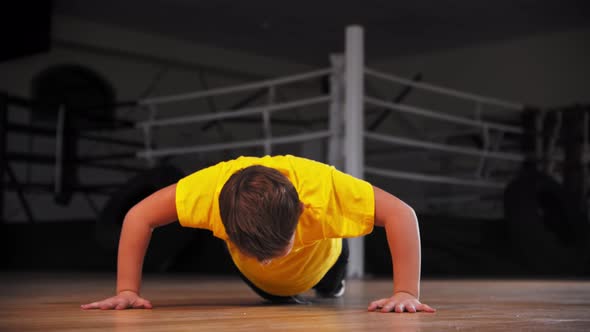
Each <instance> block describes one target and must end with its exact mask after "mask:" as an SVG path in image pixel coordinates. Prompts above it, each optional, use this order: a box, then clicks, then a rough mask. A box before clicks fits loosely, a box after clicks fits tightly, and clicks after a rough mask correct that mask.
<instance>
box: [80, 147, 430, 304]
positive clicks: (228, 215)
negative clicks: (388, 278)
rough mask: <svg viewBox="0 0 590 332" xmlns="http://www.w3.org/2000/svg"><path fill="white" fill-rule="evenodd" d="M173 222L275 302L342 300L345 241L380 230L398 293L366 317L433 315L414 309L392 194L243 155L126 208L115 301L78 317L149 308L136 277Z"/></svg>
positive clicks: (317, 170)
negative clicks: (205, 235)
mask: <svg viewBox="0 0 590 332" xmlns="http://www.w3.org/2000/svg"><path fill="white" fill-rule="evenodd" d="M174 220H179V222H180V223H181V225H183V226H185V227H198V228H205V229H209V230H211V231H212V232H213V235H214V236H216V237H218V238H220V239H222V240H224V241H225V242H226V244H227V247H228V250H229V253H230V255H231V257H232V260H233V261H234V263H235V265H236V266H237V268H238V270H239V271H240V275H241V276H242V278H243V279H244V281H245V282H246V283H247V284H248V285H249V286H250V287H251V288H252V289H253V290H254V291H255V292H256V293H257V294H259V295H260V296H262V297H263V298H265V299H267V300H270V301H272V302H276V303H285V302H288V303H289V302H290V303H293V302H295V303H297V302H300V298H299V297H298V296H297V294H300V293H303V292H305V291H308V290H309V289H311V288H314V289H315V291H316V293H317V294H318V296H323V297H337V296H341V295H342V293H343V292H344V274H345V267H346V262H347V259H348V257H347V255H348V250H347V249H348V248H347V245H346V241H343V238H347V237H356V236H362V235H366V234H368V233H370V232H371V231H372V229H373V225H377V226H382V227H385V230H386V232H387V241H388V243H389V247H390V251H391V256H392V258H393V261H394V262H395V264H394V292H393V295H392V296H391V297H388V298H383V299H380V300H377V301H374V302H372V303H371V304H370V305H369V307H368V310H369V311H381V312H391V311H395V312H404V311H407V312H417V311H425V312H434V309H432V308H431V307H429V306H428V305H426V304H422V303H420V301H419V300H418V298H419V291H420V235H419V231H418V224H417V220H416V215H415V213H414V211H413V210H412V209H411V208H410V207H409V206H408V205H406V204H405V203H403V202H402V201H400V200H399V199H397V198H395V197H394V196H393V195H391V194H389V193H387V192H385V191H383V190H381V189H379V188H377V187H373V186H371V185H370V184H369V183H368V182H365V181H363V180H360V179H356V178H354V177H352V176H350V175H347V174H345V173H342V172H340V171H338V170H336V169H335V168H334V167H331V166H328V165H325V164H322V163H319V162H315V161H311V160H308V159H305V158H299V157H294V156H290V155H287V156H274V157H270V156H266V157H263V158H256V157H240V158H238V159H235V160H231V161H228V162H222V163H219V164H217V165H215V166H212V167H209V168H206V169H203V170H201V171H198V172H196V173H193V174H192V175H189V176H187V177H185V178H184V179H181V180H180V181H179V182H178V183H177V184H173V185H170V186H168V187H166V188H163V189H161V190H159V191H157V192H155V193H154V194H152V195H150V196H149V197H147V198H145V199H144V200H143V201H141V202H140V203H138V204H137V205H136V206H134V207H133V208H131V209H130V210H129V212H128V213H127V215H126V216H125V220H124V222H123V228H122V230H121V239H120V243H119V254H118V266H117V269H118V272H117V295H116V296H114V297H111V298H107V299H105V300H102V301H98V302H93V303H89V304H85V305H82V309H126V308H152V305H151V303H150V302H149V301H148V300H146V299H144V298H142V297H140V295H139V294H140V293H139V290H140V284H141V270H142V264H143V257H144V255H145V252H146V249H147V246H148V243H149V240H150V235H151V232H152V230H153V229H154V228H156V227H158V226H162V225H166V224H169V223H171V222H173V221H174Z"/></svg>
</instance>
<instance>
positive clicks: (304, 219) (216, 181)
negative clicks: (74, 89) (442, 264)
mask: <svg viewBox="0 0 590 332" xmlns="http://www.w3.org/2000/svg"><path fill="white" fill-rule="evenodd" d="M252 165H262V166H266V167H271V168H274V169H276V170H278V171H279V172H281V173H282V174H283V175H285V176H286V177H287V178H288V179H289V180H290V181H291V182H292V183H293V185H294V187H295V189H296V190H297V193H298V194H299V199H300V200H301V202H303V204H304V206H305V208H304V210H303V213H302V214H301V217H300V218H299V222H298V224H297V228H296V231H295V242H294V245H293V249H292V250H291V252H290V253H289V254H288V255H286V256H285V257H282V258H279V259H273V260H272V261H271V262H270V263H269V264H268V265H262V264H260V263H259V262H258V261H257V260H256V259H253V258H250V257H247V256H244V255H242V254H241V253H240V251H239V250H238V249H237V248H236V247H235V246H234V245H233V244H232V243H231V241H229V239H228V237H227V234H226V233H225V228H224V226H223V223H222V221H221V216H220V213H219V201H218V199H219V193H220V192H221V189H222V187H223V185H224V184H225V182H226V181H227V180H228V179H229V177H230V176H231V175H232V174H233V173H235V172H236V171H238V170H240V169H242V168H246V167H248V166H252ZM176 210H177V213H178V220H179V221H180V224H181V225H182V226H185V227H196V228H204V229H208V230H211V231H212V232H213V235H214V236H216V237H218V238H220V239H222V240H224V241H226V243H227V245H228V249H229V252H230V254H231V257H232V259H233V261H234V263H235V264H236V266H237V267H238V269H239V270H240V271H241V272H242V274H244V276H246V277H247V278H248V279H249V280H250V281H251V282H252V283H253V284H254V285H256V286H257V287H258V288H260V289H262V290H264V291H265V292H267V293H270V294H274V295H281V296H287V295H295V294H299V293H302V292H305V291H307V290H309V289H311V288H312V287H313V286H314V285H315V284H317V283H318V282H319V281H320V280H321V279H322V277H323V276H324V275H325V274H326V272H328V270H329V269H330V268H331V267H332V265H334V263H335V262H336V260H337V259H338V256H339V255H340V252H341V250H342V241H340V240H339V239H340V238H347V237H357V236H361V235H365V234H368V233H370V232H371V231H372V230H373V225H374V213H375V198H374V192H373V187H372V186H371V184H369V183H368V182H366V181H363V180H360V179H357V178H354V177H352V176H350V175H348V174H345V173H343V172H340V171H338V170H337V169H335V168H334V167H332V166H328V165H325V164H322V163H319V162H315V161H312V160H309V159H305V158H300V157H294V156H291V155H286V156H273V157H271V156H266V157H262V158H257V157H240V158H238V159H235V160H231V161H227V162H221V163H219V164H217V165H214V166H211V167H208V168H205V169H203V170H200V171H198V172H195V173H193V174H191V175H189V176H187V177H185V178H183V179H181V180H180V181H179V182H178V184H177V187H176Z"/></svg>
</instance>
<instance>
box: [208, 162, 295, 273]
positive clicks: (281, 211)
mask: <svg viewBox="0 0 590 332" xmlns="http://www.w3.org/2000/svg"><path fill="white" fill-rule="evenodd" d="M219 210H220V214H221V220H222V222H223V225H224V226H225V231H226V233H227V235H228V237H229V239H230V240H231V241H232V242H233V243H234V244H235V245H236V246H237V247H238V248H239V249H240V251H242V252H243V253H244V254H246V255H248V256H252V257H254V258H256V259H257V260H259V261H260V262H263V261H265V260H269V259H272V258H276V257H279V256H282V255H284V254H285V252H286V251H287V250H288V248H289V246H290V245H291V240H292V238H293V234H294V233H295V228H296V227H297V220H298V219H299V216H300V214H301V204H300V202H299V195H298V194H297V191H296V190H295V187H294V186H293V184H292V183H291V181H289V179H288V178H287V177H286V176H284V175H283V174H281V173H280V172H279V171H277V170H275V169H272V168H269V167H265V166H259V165H256V166H250V167H247V168H244V169H241V170H239V171H237V172H235V173H234V174H233V175H232V176H231V177H230V178H229V180H228V181H227V182H226V183H225V185H224V186H223V188H222V189H221V193H220V194H219Z"/></svg>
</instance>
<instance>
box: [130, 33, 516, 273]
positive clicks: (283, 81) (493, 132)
mask: <svg viewBox="0 0 590 332" xmlns="http://www.w3.org/2000/svg"><path fill="white" fill-rule="evenodd" d="M363 44H364V41H363V29H362V28H361V27H358V26H351V27H348V28H347V29H346V46H345V53H344V54H336V55H332V56H331V59H330V60H331V67H329V68H324V69H319V70H315V71H311V72H307V73H302V74H297V75H292V76H287V77H281V78H276V79H271V80H266V81H260V82H255V83H248V84H243V85H237V86H230V87H223V88H216V89H211V90H207V91H197V92H189V93H183V94H177V95H170V96H163V97H154V98H146V99H143V100H140V101H139V105H140V106H141V107H142V108H144V109H145V110H146V112H147V117H146V119H145V120H143V121H140V122H138V123H137V124H136V128H138V129H140V130H142V132H143V138H144V148H143V149H141V150H140V151H138V152H137V154H136V156H137V157H139V158H144V159H146V160H147V161H148V162H149V163H151V164H154V163H155V160H156V159H157V158H162V157H170V156H178V155H186V154H195V153H204V152H211V151H221V150H229V149H238V150H239V149H244V148H252V147H259V148H263V153H264V154H265V155H266V154H273V153H275V152H274V151H275V150H274V147H276V146H277V145H280V144H287V143H304V142H313V143H314V144H324V145H325V146H326V147H327V152H326V155H325V156H320V158H321V159H323V160H324V161H326V162H327V163H329V164H331V165H334V166H335V167H337V168H338V169H341V170H343V171H345V172H347V173H349V174H351V175H353V176H356V177H359V178H363V177H364V176H365V175H366V174H371V175H375V176H379V177H385V178H401V179H405V180H413V181H420V182H430V183H443V184H449V185H457V186H475V187H486V188H491V189H502V188H504V187H505V185H506V182H505V181H499V180H495V179H492V178H491V177H490V176H489V172H485V171H484V166H485V165H486V163H487V162H489V161H490V160H502V161H508V162H513V163H514V164H515V166H516V165H518V164H519V163H521V162H522V161H523V160H524V159H525V156H524V155H523V154H522V153H515V152H506V151H501V150H500V146H501V142H502V140H503V137H504V136H505V135H506V134H510V135H521V134H523V129H522V128H521V127H518V126H512V125H507V124H503V123H498V122H493V121H487V120H484V117H483V114H482V113H483V111H484V110H485V109H487V108H491V107H493V108H494V109H502V110H505V111H507V112H521V111H523V110H524V108H525V106H524V105H522V104H519V103H513V102H508V101H503V100H500V99H496V98H491V97H486V96H481V95H476V94H473V93H467V92H462V91H457V90H453V89H449V88H445V87H441V86H437V85H433V84H428V83H423V82H416V81H412V80H409V79H406V78H403V77H399V76H396V75H392V74H388V73H382V72H379V71H377V70H374V69H370V68H367V67H366V66H365V64H364V45H363ZM318 79H324V80H329V86H330V89H329V93H327V94H318V95H314V96H310V97H306V98H302V99H298V100H292V101H291V100H289V101H277V100H276V94H277V91H278V90H279V89H281V88H283V87H284V86H286V85H289V84H297V83H300V82H305V81H309V80H318ZM366 80H376V81H380V82H381V83H385V84H397V85H405V86H410V87H412V88H414V89H419V90H424V91H427V92H429V93H434V94H439V95H444V96H447V97H451V98H456V99H459V100H462V101H465V102H468V103H471V104H472V105H473V106H474V116H473V117H463V116H458V115H454V114H449V113H448V112H444V111H440V110H432V109H426V108H422V107H416V106H412V105H406V104H402V103H395V102H391V101H388V100H385V99H380V98H376V97H373V96H369V95H368V94H367V93H366V92H365V87H364V84H365V81H366ZM260 89H263V90H265V91H266V95H267V97H268V98H267V103H266V104H265V105H258V106H254V107H246V108H241V109H238V110H230V109H228V110H223V111H219V112H216V113H211V114H198V115H191V114H188V115H182V116H176V117H171V116H167V115H166V111H165V107H166V106H168V105H171V104H174V103H178V102H183V101H187V100H199V99H201V100H202V99H206V98H211V97H214V96H215V97H218V96H229V95H232V94H236V93H243V92H247V91H253V90H260ZM371 106H372V107H379V108H382V109H386V110H388V111H389V112H399V113H403V114H407V115H411V116H416V117H420V118H427V119H431V120H436V121H440V122H444V123H451V124H457V125H461V126H467V127H471V128H474V129H475V130H477V131H479V132H480V135H481V140H482V142H483V148H482V149H477V148H471V147H464V146H456V145H451V144H444V143H438V142H434V141H427V140H418V139H414V138H409V137H403V136H396V135H392V134H383V133H376V132H373V131H370V130H367V129H366V128H365V127H366V126H365V108H366V107H371ZM304 107H305V108H310V107H316V108H317V107H323V108H327V109H328V123H327V126H325V127H324V128H320V129H315V130H303V131H302V132H300V133H296V134H289V135H276V134H274V133H273V126H272V120H271V116H272V115H274V114H278V113H281V112H293V111H294V110H297V111H299V112H301V109H303V108H304ZM251 116H256V117H259V124H260V128H261V133H262V135H261V136H262V137H259V138H256V139H248V140H241V141H237V142H222V143H213V144H197V145H188V146H171V147H158V148H156V147H155V146H154V143H155V142H154V131H155V130H157V129H159V128H164V127H174V126H179V125H187V124H192V125H196V124H199V123H204V122H212V121H224V120H229V119H238V118H243V117H251ZM373 142H380V143H387V144H392V145H397V146H404V147H412V148H419V149H427V150H433V151H438V152H443V153H449V154H459V155H464V156H470V157H473V158H477V160H478V163H477V165H478V166H477V167H476V168H475V169H474V170H473V173H472V175H471V176H464V177H456V176H447V175H441V174H425V173H419V172H408V171H400V170H395V169H390V168H384V167H377V166H373V165H369V164H366V163H365V157H364V156H365V147H366V146H367V145H369V144H372V143H373ZM363 251H364V248H363V242H362V241H361V239H353V241H351V258H350V268H349V274H350V276H361V275H362V274H363Z"/></svg>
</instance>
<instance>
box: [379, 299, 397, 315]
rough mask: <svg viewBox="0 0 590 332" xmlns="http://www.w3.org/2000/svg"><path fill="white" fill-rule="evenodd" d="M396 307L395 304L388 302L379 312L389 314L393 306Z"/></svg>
mask: <svg viewBox="0 0 590 332" xmlns="http://www.w3.org/2000/svg"><path fill="white" fill-rule="evenodd" d="M396 305H397V302H393V301H391V302H388V303H386V304H385V305H384V306H383V308H381V312H391V311H393V310H394V308H395V306H396Z"/></svg>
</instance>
